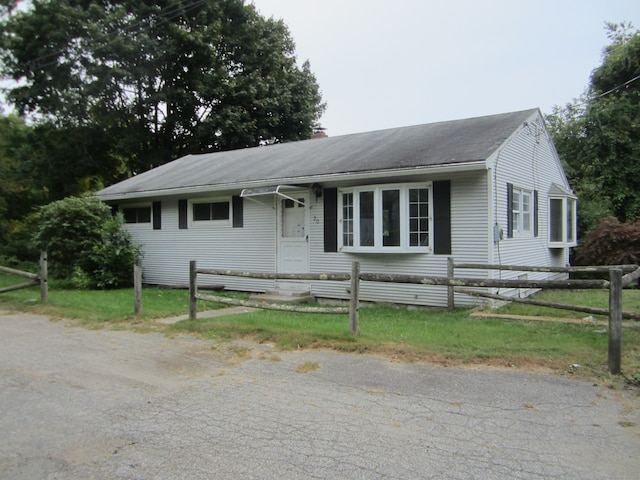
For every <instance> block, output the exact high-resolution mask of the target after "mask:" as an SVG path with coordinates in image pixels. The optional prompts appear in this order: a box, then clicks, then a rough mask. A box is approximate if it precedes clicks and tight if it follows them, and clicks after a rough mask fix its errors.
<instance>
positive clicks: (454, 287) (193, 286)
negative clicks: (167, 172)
mask: <svg viewBox="0 0 640 480" xmlns="http://www.w3.org/2000/svg"><path fill="white" fill-rule="evenodd" d="M456 268H458V269H461V268H466V269H476V270H492V269H501V270H510V271H533V272H553V273H572V272H596V273H603V274H604V273H606V272H609V279H608V280H606V279H600V280H572V279H567V280H524V279H518V280H512V279H478V278H457V277H455V269H456ZM624 272H627V274H626V275H624V276H623V273H624ZM198 274H207V275H219V276H235V277H244V278H258V279H273V280H275V279H287V280H314V281H323V280H330V281H347V280H350V281H351V288H350V306H349V309H346V308H338V307H332V308H318V307H300V306H294V305H289V306H282V305H273V304H266V305H265V304H264V303H260V302H251V301H247V300H238V299H230V298H228V297H221V296H213V295H203V294H198V284H197V276H198ZM639 278H640V268H638V266H637V265H619V266H613V267H600V266H595V267H530V266H517V265H516V266H514V265H510V266H509V265H507V266H505V265H485V264H471V263H467V264H455V263H454V261H453V259H452V258H449V259H448V262H447V276H446V277H438V276H421V275H394V274H387V273H361V272H360V263H359V262H353V264H352V269H351V273H350V274H345V273H316V274H311V273H305V274H279V273H262V272H247V271H235V270H215V269H204V268H202V269H201V268H197V264H196V262H195V261H191V262H190V264H189V299H190V301H189V318H190V319H195V318H196V317H197V308H196V306H197V300H199V299H200V300H207V301H215V302H220V303H227V304H233V305H244V306H255V307H257V308H267V309H278V310H288V311H300V312H311V311H313V312H316V313H349V331H350V333H351V334H352V335H357V334H358V320H359V303H360V282H361V281H366V282H391V283H407V284H417V285H438V286H446V287H447V290H448V301H447V303H448V305H449V307H450V308H453V306H454V302H453V296H454V294H455V292H456V291H457V292H459V293H463V294H466V295H474V296H482V297H488V298H497V299H500V300H506V301H514V302H522V303H530V304H533V305H541V306H547V307H553V308H564V309H569V310H575V311H579V312H586V313H592V314H598V315H609V353H608V365H609V371H610V372H611V373H613V374H619V373H620V372H621V352H622V318H623V317H624V318H631V319H634V320H640V315H639V314H637V313H635V312H623V311H622V288H623V287H624V286H626V285H628V284H630V283H632V282H634V281H636V280H638V279H639ZM461 287H466V288H465V289H464V290H463V289H461ZM469 287H473V288H527V289H531V288H534V289H543V288H550V289H609V309H608V310H604V309H595V308H591V307H583V306H579V305H565V304H559V303H551V302H541V301H536V300H529V299H521V298H513V297H507V296H503V295H498V294H493V293H490V292H486V291H478V290H469Z"/></svg>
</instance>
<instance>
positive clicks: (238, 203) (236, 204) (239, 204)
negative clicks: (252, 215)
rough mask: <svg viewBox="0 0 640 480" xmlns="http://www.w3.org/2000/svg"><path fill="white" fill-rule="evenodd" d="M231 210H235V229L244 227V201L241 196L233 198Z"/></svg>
mask: <svg viewBox="0 0 640 480" xmlns="http://www.w3.org/2000/svg"><path fill="white" fill-rule="evenodd" d="M231 208H232V209H233V228H242V227H243V226H244V199H243V198H242V197H239V196H237V195H236V196H234V197H231Z"/></svg>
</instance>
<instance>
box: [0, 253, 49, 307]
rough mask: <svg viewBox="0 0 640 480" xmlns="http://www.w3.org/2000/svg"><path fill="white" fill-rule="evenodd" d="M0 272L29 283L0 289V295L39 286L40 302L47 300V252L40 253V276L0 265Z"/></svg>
mask: <svg viewBox="0 0 640 480" xmlns="http://www.w3.org/2000/svg"><path fill="white" fill-rule="evenodd" d="M0 272H3V273H8V274H10V275H16V276H18V277H22V278H28V279H30V280H31V281H30V282H24V283H19V284H16V285H10V286H8V287H4V288H0V293H6V292H13V291H15V290H21V289H23V288H29V287H35V286H38V285H39V286H40V299H41V300H42V302H46V301H47V300H48V299H49V284H48V278H47V277H48V274H47V252H41V253H40V275H38V274H35V273H31V272H24V271H22V270H16V269H15V268H9V267H3V266H2V265H0Z"/></svg>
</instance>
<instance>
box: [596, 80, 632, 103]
mask: <svg viewBox="0 0 640 480" xmlns="http://www.w3.org/2000/svg"><path fill="white" fill-rule="evenodd" d="M638 79H640V75H637V76H635V77H633V78H632V79H631V80H627V81H626V82H624V83H622V84H620V85H618V86H617V87H613V88H612V89H611V90H607V91H606V92H604V93H601V94H600V95H597V96H595V97H593V98H592V99H591V100H595V99H596V98H600V97H604V96H605V95H609V94H610V93H613V92H615V91H616V90H620V89H621V88H623V87H626V86H628V85H630V84H632V83H633V82H635V81H636V80H638Z"/></svg>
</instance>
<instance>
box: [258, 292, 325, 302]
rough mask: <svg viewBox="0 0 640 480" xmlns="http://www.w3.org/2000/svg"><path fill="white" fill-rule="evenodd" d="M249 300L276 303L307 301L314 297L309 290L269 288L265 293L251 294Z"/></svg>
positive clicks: (313, 299) (311, 300) (312, 299)
mask: <svg viewBox="0 0 640 480" xmlns="http://www.w3.org/2000/svg"><path fill="white" fill-rule="evenodd" d="M250 298H251V300H254V301H256V302H262V303H278V304H297V303H309V302H313V301H315V297H314V296H313V295H311V292H309V291H306V292H304V291H295V292H291V291H289V290H287V291H282V290H271V291H269V292H266V293H261V294H256V295H251V297H250Z"/></svg>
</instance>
